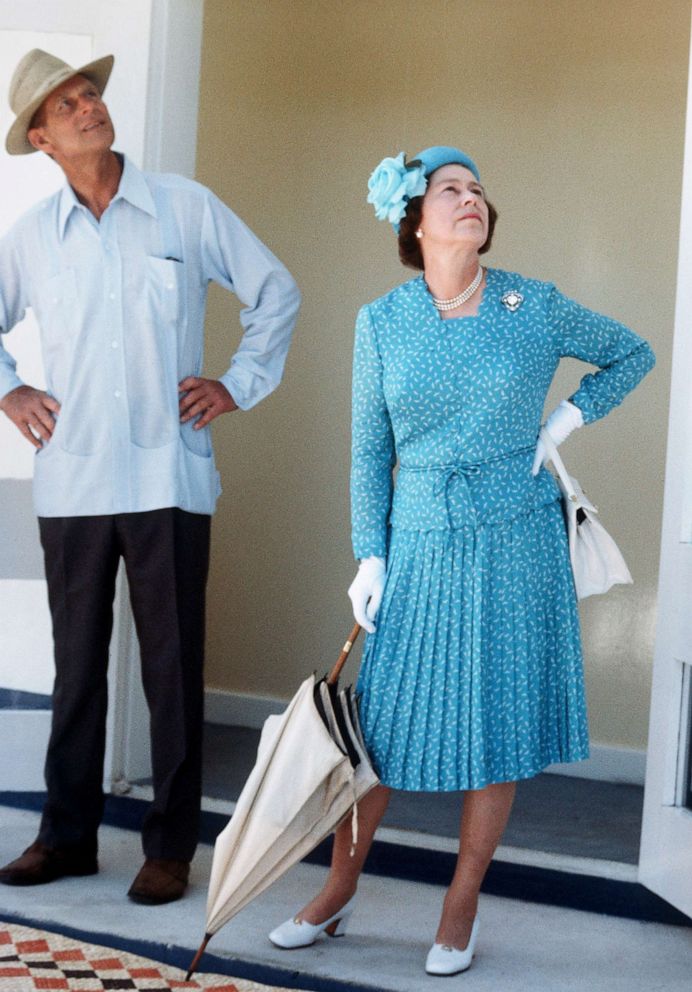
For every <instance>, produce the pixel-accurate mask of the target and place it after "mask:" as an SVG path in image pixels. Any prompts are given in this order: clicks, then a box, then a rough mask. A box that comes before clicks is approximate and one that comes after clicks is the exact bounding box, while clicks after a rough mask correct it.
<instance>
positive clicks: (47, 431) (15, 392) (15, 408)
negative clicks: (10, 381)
mask: <svg viewBox="0 0 692 992" xmlns="http://www.w3.org/2000/svg"><path fill="white" fill-rule="evenodd" d="M0 410H2V411H3V413H6V414H7V416H8V417H9V418H10V420H11V421H12V423H13V424H14V425H15V427H16V428H17V429H18V430H20V431H21V433H22V434H23V435H24V437H25V438H26V439H27V441H29V442H30V443H31V444H33V446H34V447H35V448H41V447H42V446H43V442H44V441H50V439H51V437H52V435H53V431H54V430H55V417H56V415H57V414H58V413H60V404H59V403H58V401H57V400H54V399H53V397H52V396H49V394H48V393H46V392H44V391H43V390H42V389H34V388H33V386H17V388H16V389H12V390H11V391H10V392H9V393H7V394H6V395H5V396H3V398H2V399H1V400H0Z"/></svg>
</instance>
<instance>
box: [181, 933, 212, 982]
mask: <svg viewBox="0 0 692 992" xmlns="http://www.w3.org/2000/svg"><path fill="white" fill-rule="evenodd" d="M210 940H211V934H210V933H205V935H204V940H203V941H202V943H201V944H200V945H199V949H198V951H197V953H196V954H195V956H194V958H193V959H192V964H191V965H190V967H189V969H188V972H187V975H185V981H186V982H189V981H190V979H191V978H192V976H193V974H194V973H195V969H196V968H197V965H198V964H199V959H200V958H201V957H202V955H203V954H204V951H205V949H206V946H207V944H208V943H209V941H210Z"/></svg>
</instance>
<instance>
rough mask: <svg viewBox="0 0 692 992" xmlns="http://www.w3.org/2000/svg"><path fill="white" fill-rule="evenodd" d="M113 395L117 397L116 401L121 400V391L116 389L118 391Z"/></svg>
mask: <svg viewBox="0 0 692 992" xmlns="http://www.w3.org/2000/svg"><path fill="white" fill-rule="evenodd" d="M113 395H114V396H115V398H116V399H119V398H120V390H119V389H116V391H115V392H114V393H113Z"/></svg>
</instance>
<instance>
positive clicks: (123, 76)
mask: <svg viewBox="0 0 692 992" xmlns="http://www.w3.org/2000/svg"><path fill="white" fill-rule="evenodd" d="M202 15H203V0H60V3H50V4H48V3H46V2H45V0H22V2H21V3H17V2H16V0H0V30H3V31H17V32H37V33H40V34H42V35H43V36H44V39H45V40H42V41H41V42H40V43H39V47H44V48H46V49H48V50H50V48H51V45H50V35H51V34H60V35H78V36H83V37H84V39H85V40H88V41H89V42H90V45H89V49H90V55H89V57H90V58H91V57H98V56H100V55H104V54H107V53H109V52H112V53H114V54H115V57H116V60H115V67H114V70H113V75H112V77H111V79H110V81H109V84H108V90H107V93H106V99H107V101H108V106H109V109H110V111H111V114H112V117H113V120H114V123H115V127H116V141H115V147H116V148H117V149H118V150H122V151H124V152H125V153H126V154H127V155H128V156H129V157H130V158H131V159H132V160H133V161H134V162H135V163H136V164H137V165H139V166H141V167H143V168H145V169H150V170H156V171H171V172H178V173H183V174H186V175H190V176H191V175H193V174H194V166H195V149H196V142H197V105H198V91H199V66H200V60H201V39H202ZM30 44H31V42H30ZM34 44H36V42H34ZM73 64H74V63H73ZM5 98H6V97H5V95H2V99H5ZM2 140H3V141H4V135H2ZM22 164H23V165H24V166H25V169H24V170H23V172H22V181H23V182H24V183H31V170H32V168H36V166H37V164H38V156H32V157H30V159H29V160H28V161H27V162H26V163H22ZM41 164H43V165H45V163H41ZM43 195H45V194H43ZM12 343H13V342H12V339H11V338H10V341H9V345H10V351H11V350H12ZM34 352H36V353H37V354H38V344H37V343H36V344H35V345H34V346H33V348H32V349H31V358H32V360H33V359H34V357H36V356H35V355H34ZM20 373H21V368H20ZM37 384H39V385H40V383H37ZM24 474H26V472H24ZM39 585H40V586H41V591H42V592H43V590H45V582H41V583H39ZM114 620H115V623H114V632H113V639H112V642H111V649H110V657H111V665H110V673H109V683H110V686H109V689H110V700H111V703H110V706H109V714H108V734H107V748H106V762H105V773H104V774H105V782H106V787H107V788H108V787H110V785H111V782H112V781H114V780H119V779H122V778H123V777H127V776H128V775H132V773H133V772H134V773H135V775H136V774H146V773H147V772H146V769H147V767H148V765H147V762H148V756H149V748H148V716H147V715H146V710H145V708H144V709H142V707H143V699H142V693H141V689H139V665H138V655H137V648H136V643H137V642H136V637H135V636H134V631H133V624H132V620H131V616H130V611H129V606H128V603H127V590H126V583H125V580H124V578H123V575H122V573H121V575H120V576H119V580H118V591H117V596H116V602H115V611H114ZM26 624H27V627H28V626H29V625H30V624H31V617H29V616H28V617H27V619H26ZM32 634H33V636H34V638H35V637H36V634H37V632H36V631H32ZM42 636H44V638H45V640H46V641H48V640H49V638H50V634H49V632H48V630H46V632H45V634H44V635H42ZM2 644H3V642H2V631H0V650H2ZM45 648H46V652H48V651H49V650H50V644H49V643H48V644H46V645H45ZM30 650H31V649H30V647H29V644H27V651H30ZM0 726H1V730H2V741H3V755H4V758H5V762H4V769H5V770H4V771H2V770H0V789H11V790H17V791H19V790H21V791H25V790H32V791H33V790H37V789H42V788H43V773H42V772H43V760H44V756H45V746H46V742H47V739H48V733H49V729H50V711H49V710H35V711H34V710H2V711H0ZM27 728H30V731H27ZM27 733H28V737H27ZM133 777H134V776H133Z"/></svg>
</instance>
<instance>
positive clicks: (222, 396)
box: [178, 375, 238, 431]
mask: <svg viewBox="0 0 692 992" xmlns="http://www.w3.org/2000/svg"><path fill="white" fill-rule="evenodd" d="M178 392H179V393H180V394H181V396H180V403H179V407H180V423H181V424H184V423H185V422H186V421H187V420H192V418H193V417H199V420H198V421H197V423H196V424H195V425H194V427H193V430H196V431H198V430H199V429H200V428H201V427H206V426H207V424H210V423H211V422H212V420H214V419H215V418H216V417H218V416H219V414H220V413H231V412H232V411H233V410H237V409H238V404H237V403H236V402H235V400H234V399H233V397H232V396H231V394H230V393H229V392H228V390H227V389H226V387H225V386H224V384H223V383H222V382H219V381H218V380H217V379H201V378H198V377H197V376H194V375H189V376H188V377H187V379H183V381H182V382H181V383H180V385H179V386H178Z"/></svg>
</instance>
